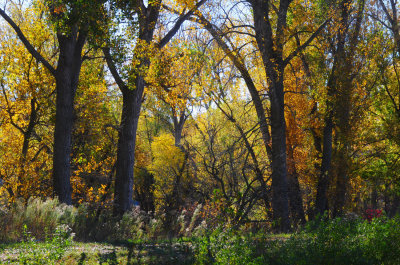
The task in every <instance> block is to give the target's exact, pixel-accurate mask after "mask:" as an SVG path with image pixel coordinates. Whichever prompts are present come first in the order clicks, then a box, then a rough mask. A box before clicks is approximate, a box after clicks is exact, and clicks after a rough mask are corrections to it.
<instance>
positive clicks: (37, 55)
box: [0, 8, 56, 76]
mask: <svg viewBox="0 0 400 265" xmlns="http://www.w3.org/2000/svg"><path fill="white" fill-rule="evenodd" d="M0 15H1V16H2V17H3V18H4V20H5V21H7V23H8V24H9V25H10V26H11V27H12V28H13V29H14V31H15V33H17V36H18V38H19V39H20V40H21V41H22V43H23V44H24V45H25V47H26V49H27V50H28V52H29V53H30V54H32V56H33V57H35V59H36V60H38V61H39V62H41V63H42V64H43V65H44V66H45V67H46V68H47V69H48V70H49V71H50V73H51V74H52V75H53V76H55V74H56V70H55V69H54V67H53V66H52V65H51V64H50V63H49V62H48V61H47V60H46V59H45V58H44V57H43V56H42V55H41V54H40V53H39V52H38V51H37V50H36V49H35V48H34V47H33V46H32V44H31V43H30V42H29V41H28V39H27V38H26V37H25V35H24V34H23V33H22V31H21V29H20V27H18V25H17V24H15V22H14V21H13V20H12V19H11V18H10V17H9V16H8V15H7V14H6V12H4V10H3V9H1V8H0Z"/></svg>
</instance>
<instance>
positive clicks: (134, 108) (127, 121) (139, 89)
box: [103, 0, 206, 215]
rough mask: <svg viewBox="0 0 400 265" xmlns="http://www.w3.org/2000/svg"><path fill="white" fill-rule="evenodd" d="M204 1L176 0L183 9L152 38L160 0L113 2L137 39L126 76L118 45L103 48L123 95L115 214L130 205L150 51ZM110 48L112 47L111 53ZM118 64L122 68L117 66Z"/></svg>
mask: <svg viewBox="0 0 400 265" xmlns="http://www.w3.org/2000/svg"><path fill="white" fill-rule="evenodd" d="M205 2H206V0H201V1H199V2H197V3H194V2H193V1H187V2H186V1H182V2H179V3H178V4H180V5H181V6H182V7H183V8H182V12H180V14H179V16H178V18H177V19H176V21H175V23H174V25H173V26H172V27H170V28H169V30H167V32H166V33H165V34H164V35H163V37H160V38H159V39H155V36H154V33H155V30H156V26H157V25H158V23H159V19H160V16H161V14H160V12H161V10H162V4H163V1H162V0H156V1H149V2H148V3H147V4H145V2H144V1H143V0H140V1H135V2H130V1H115V4H116V5H117V7H118V8H120V10H121V12H122V13H123V14H124V17H125V19H126V20H127V21H129V22H130V23H131V25H132V26H134V27H133V28H131V29H132V30H133V36H134V37H133V38H134V39H135V42H136V45H134V48H133V49H132V52H131V54H129V55H131V59H130V62H129V63H130V64H131V67H126V65H125V66H124V68H129V69H128V70H127V71H125V74H126V75H125V76H126V77H127V78H124V75H123V72H124V71H123V69H121V68H122V64H118V61H116V57H115V56H113V55H115V54H116V50H117V49H116V48H117V47H105V48H104V49H103V51H104V55H105V58H106V61H107V65H108V67H109V70H110V72H111V74H112V76H113V77H114V80H115V82H116V84H117V85H118V87H119V89H120V90H121V92H122V98H123V106H122V113H121V124H120V128H119V140H118V150H117V162H116V177H115V194H114V214H116V215H121V214H123V213H124V212H126V211H127V210H129V209H130V208H131V207H132V205H133V172H134V171H133V166H134V161H135V146H136V132H137V126H138V121H139V115H140V111H141V106H142V101H143V92H144V88H145V72H146V68H148V67H149V65H150V63H151V57H152V53H153V52H154V51H155V50H157V49H162V48H163V47H164V46H165V45H167V44H168V42H169V41H170V40H171V39H172V38H173V37H174V35H175V34H176V33H177V31H178V30H179V28H180V27H181V25H182V24H183V23H184V22H185V21H186V20H187V19H188V18H189V17H190V16H191V15H192V14H193V13H194V12H195V11H196V10H197V9H198V8H199V7H200V6H201V5H203V4H204V3H205ZM112 48H114V54H113V50H112ZM125 55H126V54H125ZM127 56H128V55H127ZM113 57H114V58H113ZM128 57H129V56H128ZM122 61H123V60H122ZM116 62H117V63H116ZM118 65H120V66H121V68H118Z"/></svg>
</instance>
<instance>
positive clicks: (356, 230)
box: [194, 218, 400, 265]
mask: <svg viewBox="0 0 400 265" xmlns="http://www.w3.org/2000/svg"><path fill="white" fill-rule="evenodd" d="M398 242H400V220H399V218H394V219H388V218H380V219H374V220H373V221H372V222H371V223H369V222H367V221H364V220H361V219H354V220H346V219H340V218H338V219H334V220H328V221H321V222H320V223H315V222H311V223H310V224H309V225H308V226H307V227H306V228H305V229H304V230H303V231H301V232H299V233H296V234H293V235H292V236H291V237H289V238H287V239H285V238H280V237H277V238H274V237H271V236H266V235H265V234H256V235H251V234H247V235H246V234H241V233H240V232H237V231H230V230H222V229H219V230H215V231H214V232H212V233H210V234H209V235H207V236H206V237H204V238H202V239H197V240H196V241H194V246H195V247H194V248H195V256H196V260H197V263H198V264H210V263H214V264H363V265H364V264H400V244H399V243H398Z"/></svg>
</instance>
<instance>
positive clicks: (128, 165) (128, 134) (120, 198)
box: [114, 77, 144, 215]
mask: <svg viewBox="0 0 400 265" xmlns="http://www.w3.org/2000/svg"><path fill="white" fill-rule="evenodd" d="M143 91H144V80H143V78H142V77H137V78H136V88H135V89H132V90H129V89H127V90H124V92H123V93H122V97H123V105H122V114H121V125H120V131H119V134H118V136H119V139H118V149H117V164H116V177H115V193H114V214H115V215H121V214H123V213H124V212H126V211H128V210H129V209H130V208H131V207H132V206H133V166H134V162H135V146H136V132H137V128H138V123H139V115H140V109H141V105H142V96H143Z"/></svg>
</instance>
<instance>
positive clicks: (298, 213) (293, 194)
mask: <svg viewBox="0 0 400 265" xmlns="http://www.w3.org/2000/svg"><path fill="white" fill-rule="evenodd" d="M287 161H288V186H289V206H290V213H291V216H292V222H293V223H294V224H295V225H298V224H304V223H305V221H306V218H305V215H304V208H303V199H302V196H301V190H300V184H299V177H298V174H297V170H296V163H295V160H294V150H293V147H292V145H291V143H290V138H289V137H288V160H287Z"/></svg>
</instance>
